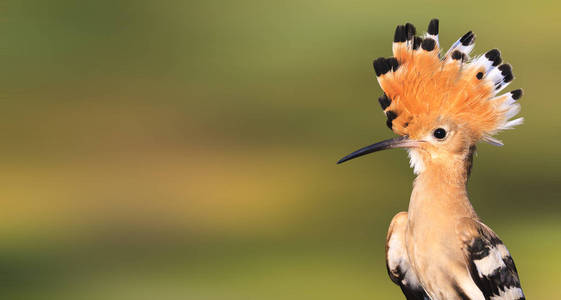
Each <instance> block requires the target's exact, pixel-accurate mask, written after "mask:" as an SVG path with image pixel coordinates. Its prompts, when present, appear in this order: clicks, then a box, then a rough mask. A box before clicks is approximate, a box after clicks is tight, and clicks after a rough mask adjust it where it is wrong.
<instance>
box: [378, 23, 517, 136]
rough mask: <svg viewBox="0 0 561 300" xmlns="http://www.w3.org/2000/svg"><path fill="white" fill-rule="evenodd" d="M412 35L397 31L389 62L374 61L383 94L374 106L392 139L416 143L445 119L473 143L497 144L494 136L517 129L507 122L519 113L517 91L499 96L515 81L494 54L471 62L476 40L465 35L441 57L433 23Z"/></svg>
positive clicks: (408, 29) (406, 28)
mask: <svg viewBox="0 0 561 300" xmlns="http://www.w3.org/2000/svg"><path fill="white" fill-rule="evenodd" d="M415 34H416V30H415V27H414V26H413V25H412V24H409V23H407V24H406V25H399V26H397V28H396V30H395V35H394V42H393V46H392V49H393V55H394V56H393V57H390V58H378V59H376V60H374V70H375V72H376V76H377V78H378V82H379V84H380V86H381V87H382V90H383V91H384V95H382V96H381V97H380V98H379V102H380V105H381V106H382V109H383V110H384V113H385V114H386V116H387V118H388V120H387V125H388V127H390V128H391V129H392V130H393V131H394V132H395V133H397V134H399V135H403V136H405V135H407V136H413V137H415V134H416V133H418V132H422V131H423V130H424V129H426V128H425V127H427V126H431V124H433V122H435V121H437V120H438V119H442V118H446V119H450V120H453V121H454V122H455V123H456V124H458V125H460V126H463V127H466V128H467V129H469V130H470V132H471V134H472V137H473V139H474V142H475V141H479V140H481V139H483V140H484V141H487V142H491V143H494V144H497V143H498V144H500V142H499V141H497V140H495V139H493V138H492V136H493V135H494V134H496V133H497V132H499V131H501V130H504V129H510V128H513V127H514V126H516V125H519V124H521V123H522V121H523V119H522V118H518V119H514V120H511V118H512V117H514V116H515V115H516V114H517V113H518V112H519V111H520V105H519V104H518V103H517V101H516V100H518V99H519V98H520V97H521V96H522V90H520V89H518V90H514V91H511V92H509V93H505V94H502V95H498V93H499V92H501V91H502V90H503V89H504V88H505V87H506V86H508V85H509V84H510V82H512V80H513V79H514V76H513V74H512V68H511V66H510V65H509V64H501V62H502V59H501V55H500V52H499V51H498V50H497V49H493V50H490V51H488V52H487V53H485V54H484V55H481V56H476V57H474V58H470V57H469V53H470V51H471V50H472V49H473V47H474V41H475V35H474V34H473V33H472V32H471V31H469V32H468V33H466V34H465V35H463V36H462V37H461V38H460V39H458V40H457V41H456V42H455V43H454V44H453V45H452V47H451V48H450V50H448V51H447V52H445V53H442V52H441V49H440V45H439V42H438V20H437V19H433V20H432V21H431V22H430V24H429V26H428V32H427V33H426V34H424V35H423V36H422V37H418V36H416V35H415Z"/></svg>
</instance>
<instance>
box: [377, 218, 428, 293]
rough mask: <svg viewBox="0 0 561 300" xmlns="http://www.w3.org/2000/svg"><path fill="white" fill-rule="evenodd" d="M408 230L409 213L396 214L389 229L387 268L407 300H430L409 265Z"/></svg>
mask: <svg viewBox="0 0 561 300" xmlns="http://www.w3.org/2000/svg"><path fill="white" fill-rule="evenodd" d="M406 228H407V213H406V212H400V213H398V214H396V215H395V216H394V217H393V219H392V221H391V223H390V228H389V229H388V235H387V237H386V267H387V269H388V275H389V276H390V279H391V280H392V281H393V282H394V283H395V284H397V285H398V286H399V287H401V290H402V291H403V294H405V297H406V298H407V300H426V299H429V297H428V296H427V294H426V292H425V291H424V289H423V287H422V286H421V283H420V282H419V279H418V278H417V275H415V272H414V270H413V269H412V267H411V264H410V263H409V257H408V255H407V249H406V248H405V230H406Z"/></svg>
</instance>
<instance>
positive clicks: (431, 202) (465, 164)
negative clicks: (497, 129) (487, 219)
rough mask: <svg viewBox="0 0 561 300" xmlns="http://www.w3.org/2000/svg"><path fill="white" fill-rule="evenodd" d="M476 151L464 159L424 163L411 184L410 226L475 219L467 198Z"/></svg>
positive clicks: (472, 149)
mask: <svg viewBox="0 0 561 300" xmlns="http://www.w3.org/2000/svg"><path fill="white" fill-rule="evenodd" d="M474 151H475V147H472V148H470V149H469V151H468V152H467V153H466V154H465V155H457V156H454V157H449V158H447V159H436V160H430V159H428V160H426V161H425V165H424V168H423V170H422V171H421V172H420V173H419V175H418V176H417V178H416V179H415V182H414V184H413V192H412V194H411V199H410V202H409V218H410V220H411V221H412V223H415V221H423V220H429V219H441V218H450V217H452V218H458V217H476V214H475V211H474V209H473V207H472V205H471V203H470V202H469V199H468V196H467V189H466V184H467V180H468V177H469V173H470V169H471V163H472V156H473V153H474Z"/></svg>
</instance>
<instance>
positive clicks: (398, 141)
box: [337, 136, 419, 164]
mask: <svg viewBox="0 0 561 300" xmlns="http://www.w3.org/2000/svg"><path fill="white" fill-rule="evenodd" d="M418 145H419V142H418V141H415V140H410V139H409V138H408V137H407V136H400V137H396V138H393V139H389V140H385V141H381V142H378V143H375V144H372V145H370V146H366V147H364V148H361V149H358V150H356V151H355V152H353V153H351V154H349V155H347V156H345V157H343V158H341V159H340V160H339V161H338V162H337V164H340V163H344V162H346V161H347V160H351V159H353V158H357V157H360V156H363V155H366V154H369V153H373V152H378V151H382V150H386V149H393V148H413V147H416V146H418Z"/></svg>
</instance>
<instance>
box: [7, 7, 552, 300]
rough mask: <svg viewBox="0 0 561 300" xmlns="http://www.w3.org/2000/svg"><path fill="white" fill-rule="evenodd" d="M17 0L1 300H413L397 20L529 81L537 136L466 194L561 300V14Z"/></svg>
mask: <svg viewBox="0 0 561 300" xmlns="http://www.w3.org/2000/svg"><path fill="white" fill-rule="evenodd" d="M554 3H555V2H550V1H534V2H530V1H511V2H509V3H508V4H506V3H500V2H498V1H472V2H470V3H460V2H448V1H426V2H423V1H401V2H399V3H398V2H395V1H383V2H378V1H364V0H351V1H331V0H326V1H321V0H320V1H317V0H315V1H310V0H287V1H256V0H241V1H225V0H210V1H126V0H121V1H108V0H103V1H61V0H56V1H26V0H22V1H11V0H10V1H4V2H3V3H2V4H0V24H1V26H0V37H1V39H2V43H0V45H2V46H1V47H0V57H1V60H2V62H1V66H2V69H3V71H2V72H0V73H1V76H2V78H0V82H2V93H1V95H0V100H1V101H0V103H1V109H0V135H1V141H2V142H1V146H0V161H1V168H0V193H1V194H0V199H1V201H2V209H1V210H0V219H1V220H2V221H1V222H0V291H1V294H2V295H3V296H2V298H3V299H193V300H199V299H201V300H202V299H209V300H236V299H240V300H241V299H324V300H327V299H403V296H402V295H401V292H400V290H399V288H398V287H396V286H394V285H393V283H391V281H390V280H389V279H388V278H387V275H386V269H385V261H384V242H385V234H386V230H387V227H388V225H389V221H390V220H391V218H392V217H393V216H394V214H395V213H397V212H398V211H402V210H406V209H407V204H408V199H409V194H410V191H411V183H412V179H413V174H412V171H411V170H410V169H409V167H408V159H407V158H406V153H405V152H404V151H397V150H396V151H388V152H384V153H379V154H376V155H372V156H369V157H365V158H361V159H360V160H356V161H352V162H350V163H347V164H344V165H335V162H336V161H337V159H339V158H340V157H341V156H343V155H345V154H347V153H349V152H350V151H352V150H355V149H357V148H358V147H360V146H364V145H366V144H368V143H371V142H374V141H377V140H381V139H385V138H388V137H391V136H392V133H391V132H390V131H389V130H388V129H387V128H386V127H385V124H384V123H385V117H384V116H383V115H382V113H381V112H380V109H379V106H378V103H377V97H378V96H379V95H380V94H381V91H380V88H379V87H378V84H377V82H376V80H375V77H374V75H373V70H372V68H371V61H372V59H373V58H376V57H378V56H390V55H391V41H392V37H393V31H394V29H395V26H396V25H397V24H403V23H405V22H407V21H409V22H412V23H414V24H415V25H417V28H418V31H420V32H424V30H425V29H426V25H427V24H428V21H429V20H430V19H431V18H433V17H438V18H440V24H441V34H440V42H441V44H442V45H450V44H451V43H452V42H453V41H455V40H456V39H457V38H458V37H459V36H461V35H462V34H463V33H465V32H466V31H468V30H473V31H474V32H475V33H476V34H477V35H478V40H477V45H476V49H475V51H474V53H483V52H484V51H486V50H488V49H491V48H494V47H498V48H500V49H501V50H502V52H503V57H504V58H505V59H506V61H508V62H510V63H512V65H513V66H514V70H515V74H516V76H517V80H515V82H514V83H513V84H512V85H511V88H512V89H514V88H519V87H522V88H524V90H525V97H524V98H523V99H522V100H521V101H522V102H521V103H522V107H523V108H522V116H524V117H525V118H526V123H525V124H524V125H523V126H520V127H519V128H517V129H516V130H514V131H509V132H505V133H503V134H501V135H500V136H499V138H501V139H502V140H503V141H504V142H505V146H504V147H502V148H497V147H492V146H489V145H480V147H479V152H478V155H477V157H476V161H475V167H474V169H473V173H472V179H471V182H470V184H469V191H470V195H471V199H472V202H473V204H474V206H475V208H476V210H477V211H478V212H479V214H480V216H481V217H482V219H483V220H484V221H485V222H486V223H487V224H488V225H490V226H491V227H492V228H494V230H495V231H496V232H497V233H498V234H499V235H500V236H501V237H502V239H503V240H504V241H505V243H506V244H507V245H508V247H509V249H510V251H511V253H512V254H513V256H514V258H515V261H516V263H517V266H518V269H519V273H520V277H521V279H522V284H523V287H524V289H525V292H526V294H527V297H528V298H529V299H561V290H560V289H559V285H560V284H561V270H560V268H561V256H560V255H559V253H560V252H561V219H560V217H561V201H560V196H561V192H560V187H561V174H560V172H559V171H560V169H561V160H560V158H559V152H560V151H561V143H560V141H559V139H560V138H561V136H560V132H561V122H560V121H559V110H560V109H561V101H559V99H558V95H559V79H560V78H561V55H559V50H558V49H559V47H561V39H560V38H559V34H560V32H561V18H559V15H558V12H559V9H560V8H561V5H559V4H557V3H555V4H554Z"/></svg>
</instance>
